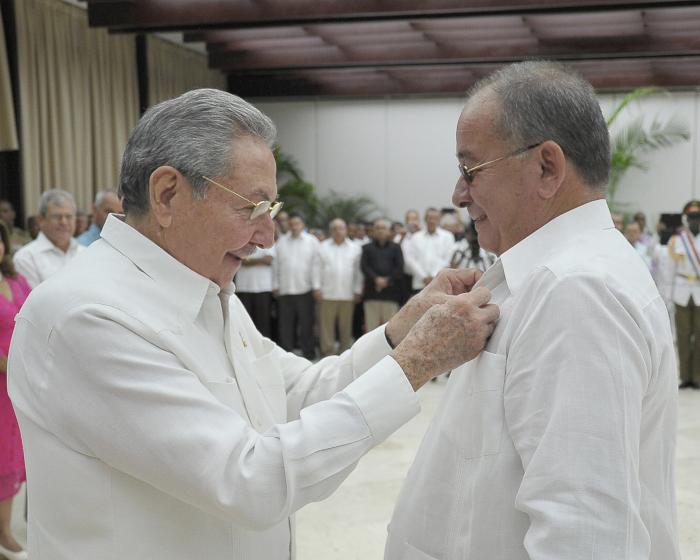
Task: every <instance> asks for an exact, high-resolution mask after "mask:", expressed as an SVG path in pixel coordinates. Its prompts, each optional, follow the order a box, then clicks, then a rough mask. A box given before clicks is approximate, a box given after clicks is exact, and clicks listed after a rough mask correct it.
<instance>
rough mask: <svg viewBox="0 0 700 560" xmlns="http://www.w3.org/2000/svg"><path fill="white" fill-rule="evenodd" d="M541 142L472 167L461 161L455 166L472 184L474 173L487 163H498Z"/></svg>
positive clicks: (487, 164) (469, 183)
mask: <svg viewBox="0 0 700 560" xmlns="http://www.w3.org/2000/svg"><path fill="white" fill-rule="evenodd" d="M542 143H543V142H537V144H532V145H530V146H525V147H524V148H518V149H517V150H515V151H514V152H511V153H509V154H506V155H504V156H501V157H498V158H496V159H492V160H491V161H485V162H484V163H477V164H476V165H475V166H474V167H467V166H466V165H464V164H463V163H458V164H457V167H458V168H459V172H460V173H461V174H462V177H464V180H465V181H466V182H467V185H472V184H473V183H474V175H476V173H477V171H481V170H482V169H483V168H484V167H488V166H489V165H493V164H494V163H498V162H499V161H503V160H504V159H508V158H512V157H515V156H519V155H520V154H524V153H525V152H527V151H529V150H532V149H534V148H536V147H537V146H539V145H541V144H542Z"/></svg>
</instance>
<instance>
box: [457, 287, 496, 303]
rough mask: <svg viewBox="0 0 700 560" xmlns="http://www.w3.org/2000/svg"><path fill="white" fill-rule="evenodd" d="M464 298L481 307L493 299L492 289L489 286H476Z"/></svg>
mask: <svg viewBox="0 0 700 560" xmlns="http://www.w3.org/2000/svg"><path fill="white" fill-rule="evenodd" d="M463 298H464V299H465V300H468V301H469V303H471V304H472V305H475V306H476V307H481V306H482V305H485V304H487V303H488V302H489V300H490V299H491V291H490V290H489V289H488V288H476V289H475V290H472V291H471V292H469V293H468V294H465V295H464V296H463Z"/></svg>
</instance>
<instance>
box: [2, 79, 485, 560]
mask: <svg viewBox="0 0 700 560" xmlns="http://www.w3.org/2000/svg"><path fill="white" fill-rule="evenodd" d="M274 137H275V128H274V125H273V124H272V122H271V121H270V120H269V119H268V118H267V117H266V116H264V115H263V114H262V113H260V112H259V111H258V110H257V109H255V108H254V107H253V106H251V105H250V104H248V103H246V102H245V101H243V100H242V99H240V98H238V97H235V96H233V95H231V94H228V93H225V92H222V91H219V90H213V89H204V90H193V91H190V92H187V93H185V94H184V95H182V96H180V97H178V98H176V99H172V100H169V101H166V102H164V103H160V104H158V105H155V106H153V107H151V108H150V109H149V110H148V111H146V113H145V114H144V116H143V117H142V118H141V120H140V121H139V124H138V125H137V126H136V128H135V129H134V131H133V132H132V134H131V137H130V139H129V142H128V144H127V147H126V150H125V153H124V157H123V160H122V170H121V178H120V194H121V195H122V197H123V199H122V200H123V205H124V211H125V212H126V216H125V217H124V219H123V220H122V219H120V218H118V217H116V216H115V215H111V216H110V217H109V218H108V219H107V222H106V224H105V226H104V228H103V230H102V238H101V239H100V240H99V241H96V242H95V243H94V244H93V245H92V246H91V247H90V249H88V250H86V251H85V252H84V253H83V255H81V258H79V259H77V260H76V261H75V262H74V263H72V264H71V266H69V267H67V268H66V269H64V270H63V271H62V272H61V273H60V274H57V275H55V276H54V277H52V278H51V279H49V281H47V282H46V283H44V284H42V285H41V286H39V287H38V288H37V289H36V290H34V291H33V292H32V294H31V295H30V297H29V299H28V300H27V302H26V303H25V305H24V306H23V308H22V311H21V312H20V314H19V316H18V317H17V322H16V326H15V331H14V336H13V340H12V347H11V349H10V357H9V392H10V396H11V398H12V401H13V405H14V407H15V411H16V413H17V418H18V421H19V424H20V429H21V431H22V439H23V444H24V452H25V458H26V465H27V477H28V487H29V488H31V490H30V492H29V510H30V511H31V514H30V516H29V530H28V545H29V546H28V554H29V557H30V558H35V559H39V558H45V559H49V558H50V559H51V560H97V559H99V560H102V559H108V558H109V559H112V558H134V559H139V560H145V559H149V560H192V559H193V558H206V559H207V560H234V559H235V560H249V559H254V560H283V559H284V560H288V559H290V558H292V557H293V556H294V519H293V514H294V512H295V511H297V510H298V509H299V508H301V507H303V506H304V505H305V504H307V503H309V502H313V501H318V500H322V499H324V498H326V497H327V496H329V495H330V494H331V493H332V492H333V491H334V490H335V489H336V488H337V487H338V486H339V485H340V483H341V482H342V481H343V480H344V479H345V478H346V477H347V476H348V474H349V473H350V472H351V471H352V470H353V468H354V466H355V464H356V463H357V461H358V460H359V459H360V458H361V457H362V455H364V454H365V453H366V452H367V451H368V450H369V449H371V448H372V447H374V446H375V445H377V444H378V443H380V442H381V441H383V440H384V439H385V438H386V437H387V436H388V435H389V434H390V433H392V432H393V431H394V430H396V429H397V428H398V427H399V426H401V425H402V424H404V423H405V422H406V421H407V420H409V419H410V418H411V417H412V416H414V415H415V414H416V413H417V412H418V409H419V405H418V400H417V399H416V397H415V394H414V391H415V390H416V389H417V388H418V387H420V386H421V385H422V384H423V383H425V381H426V380H427V379H428V378H429V377H430V376H432V375H434V374H435V373H437V372H439V371H444V370H446V369H450V368H453V367H455V366H456V365H457V364H458V363H462V362H464V361H465V360H467V359H470V358H471V357H473V356H474V355H475V354H476V353H477V352H478V351H479V350H480V348H481V347H482V346H483V343H484V341H485V340H486V337H487V336H488V335H489V334H490V333H491V332H492V330H493V329H492V326H493V323H494V321H495V320H496V317H497V315H498V311H497V308H495V306H486V307H481V305H482V304H484V303H485V302H486V301H487V299H488V297H489V292H488V290H475V291H473V292H471V293H464V292H465V291H467V290H468V289H469V288H470V287H471V285H473V283H474V282H475V281H476V279H477V278H478V274H477V273H475V272H474V271H472V272H464V273H461V274H459V273H457V272H455V271H450V272H449V273H444V274H443V275H441V277H439V278H437V279H436V280H435V282H433V283H432V284H431V286H429V287H428V288H427V289H426V290H425V291H424V292H423V293H422V294H421V295H420V296H418V297H416V298H414V300H413V301H412V302H411V304H409V305H407V306H406V307H405V308H404V309H403V310H402V311H401V312H400V313H399V314H397V315H396V316H395V317H394V318H393V319H392V321H391V322H390V323H389V324H387V325H386V326H385V327H384V326H383V327H380V328H379V329H377V330H375V331H374V332H372V333H368V334H367V335H366V336H364V337H363V338H362V339H360V340H358V341H357V342H356V343H355V345H353V347H352V348H351V349H350V350H348V351H347V352H345V353H344V354H343V355H342V356H332V357H329V358H326V359H325V360H321V361H320V362H319V363H318V364H311V363H310V362H309V361H307V360H305V359H304V358H301V357H298V356H295V355H293V354H291V353H288V352H285V351H284V350H282V349H281V348H279V347H277V346H276V345H275V344H274V343H273V342H271V341H270V340H269V339H267V338H264V337H263V336H262V335H260V333H259V332H258V331H257V330H256V329H255V326H254V325H253V323H252V321H251V320H250V317H249V316H248V314H247V313H246V311H245V308H244V307H243V305H242V304H241V303H240V301H239V300H238V298H237V297H236V296H235V293H234V288H233V285H232V282H231V280H232V279H233V276H234V274H235V272H236V271H237V270H238V268H239V267H240V263H241V261H242V260H243V259H244V258H246V257H247V256H249V255H250V254H251V253H252V252H253V251H254V249H255V248H256V247H269V246H271V245H272V242H273V235H274V224H273V217H274V213H275V212H276V211H277V210H278V209H279V206H278V205H277V203H275V202H274V201H275V199H276V196H277V186H276V170H275V160H274V157H273V154H272V150H271V149H270V146H271V145H272V144H273V142H274ZM163 162H167V164H163ZM448 292H449V294H450V295H448ZM458 341H461V343H460V344H457V342H458ZM464 342H466V344H464ZM390 344H393V345H394V346H396V347H395V349H394V350H392V349H391V346H390ZM363 374H364V375H363Z"/></svg>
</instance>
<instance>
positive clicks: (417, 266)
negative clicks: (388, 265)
mask: <svg viewBox="0 0 700 560" xmlns="http://www.w3.org/2000/svg"><path fill="white" fill-rule="evenodd" d="M439 226H440V211H439V210H438V209H436V208H428V209H427V210H426V211H425V229H422V230H419V231H417V232H416V233H414V234H413V235H412V236H411V237H410V239H408V240H406V241H405V242H404V244H403V246H402V247H401V248H402V250H403V258H404V262H405V264H406V270H407V271H408V272H409V273H410V274H411V275H412V276H413V281H412V284H411V288H412V290H413V292H414V293H415V292H417V291H419V290H422V289H423V288H424V287H425V286H427V285H428V284H430V282H431V281H432V279H433V278H435V276H436V275H437V273H438V272H439V271H440V270H442V269H443V268H445V267H447V266H449V265H450V258H451V257H452V253H453V252H454V246H455V238H454V235H452V234H451V233H450V232H449V231H446V230H444V229H442V228H441V227H439Z"/></svg>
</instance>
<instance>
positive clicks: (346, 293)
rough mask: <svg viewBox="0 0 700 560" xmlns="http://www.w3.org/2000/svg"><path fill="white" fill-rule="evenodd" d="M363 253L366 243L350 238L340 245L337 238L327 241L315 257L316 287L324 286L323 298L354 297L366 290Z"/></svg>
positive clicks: (314, 273) (314, 277)
mask: <svg viewBox="0 0 700 560" xmlns="http://www.w3.org/2000/svg"><path fill="white" fill-rule="evenodd" d="M361 255H362V246H361V245H359V244H357V243H354V242H352V241H351V240H350V239H346V240H345V241H343V242H342V243H341V244H340V245H338V244H337V243H336V242H335V241H334V240H333V239H326V240H325V241H323V242H322V243H321V244H320V245H319V248H318V251H316V255H315V257H314V265H313V266H314V271H313V286H314V290H321V295H322V296H323V299H329V300H336V301H352V300H353V297H354V296H355V294H361V293H362V273H361V272H360V256H361Z"/></svg>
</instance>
